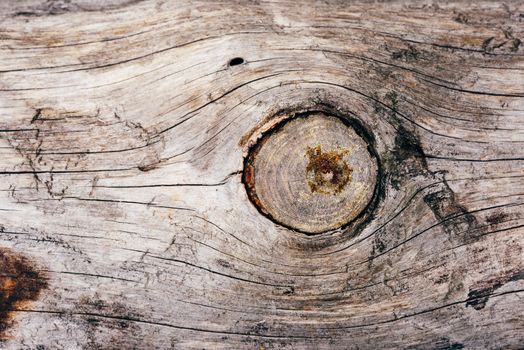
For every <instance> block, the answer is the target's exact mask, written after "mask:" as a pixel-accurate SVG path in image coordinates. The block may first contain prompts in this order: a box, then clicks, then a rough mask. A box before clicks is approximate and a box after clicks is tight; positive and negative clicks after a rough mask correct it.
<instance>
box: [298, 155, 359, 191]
mask: <svg viewBox="0 0 524 350" xmlns="http://www.w3.org/2000/svg"><path fill="white" fill-rule="evenodd" d="M347 153H348V150H346V149H339V150H333V151H325V152H322V149H321V147H320V146H316V147H315V148H309V149H308V150H307V151H306V155H307V156H308V158H309V162H308V164H307V166H306V173H307V178H308V186H309V189H310V190H311V192H318V193H323V194H336V193H340V192H341V191H342V190H343V189H344V188H345V187H346V185H347V184H348V183H349V182H350V181H351V173H352V172H353V170H352V169H351V168H350V167H349V165H348V164H347V162H346V161H345V160H344V159H343V157H344V155H346V154H347Z"/></svg>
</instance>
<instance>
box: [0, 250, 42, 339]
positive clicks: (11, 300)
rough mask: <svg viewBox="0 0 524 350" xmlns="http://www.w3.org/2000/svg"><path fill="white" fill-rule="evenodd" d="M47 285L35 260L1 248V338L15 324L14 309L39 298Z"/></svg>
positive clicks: (4, 337) (4, 336) (3, 337)
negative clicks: (32, 260)
mask: <svg viewBox="0 0 524 350" xmlns="http://www.w3.org/2000/svg"><path fill="white" fill-rule="evenodd" d="M47 286H48V283H47V278H46V276H45V275H43V274H42V273H41V272H39V271H38V268H37V267H36V265H35V264H34V263H33V262H31V261H30V260H29V259H27V258H26V257H23V256H21V255H18V254H15V253H13V252H12V251H10V250H8V249H5V248H0V340H3V339H6V331H7V330H8V328H9V327H10V326H12V325H13V311H14V310H16V309H18V308H24V306H26V305H27V304H28V303H30V302H31V301H35V300H37V299H38V297H39V296H40V293H41V291H42V290H43V289H45V288H47Z"/></svg>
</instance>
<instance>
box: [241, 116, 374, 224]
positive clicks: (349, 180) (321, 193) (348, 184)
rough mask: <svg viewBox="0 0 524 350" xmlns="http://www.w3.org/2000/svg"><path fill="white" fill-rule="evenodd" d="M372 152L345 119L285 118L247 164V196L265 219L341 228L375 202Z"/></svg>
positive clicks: (264, 137)
mask: <svg viewBox="0 0 524 350" xmlns="http://www.w3.org/2000/svg"><path fill="white" fill-rule="evenodd" d="M368 147H369V144H368V143H367V142H366V141H365V139H364V138H363V137H362V136H360V135H359V133H357V131H356V129H354V128H353V127H351V125H349V123H348V122H347V121H345V120H343V119H342V118H339V117H335V116H332V115H327V114H325V113H323V112H311V113H305V114H301V115H298V116H293V117H290V118H287V119H284V120H283V121H282V122H280V123H279V124H277V125H275V126H273V127H272V128H271V129H270V130H269V131H267V132H265V133H264V134H263V135H262V136H261V137H260V138H259V140H258V142H257V143H256V144H255V145H254V146H253V147H252V148H251V149H250V151H249V153H248V155H247V157H246V159H245V163H244V173H243V181H244V184H245V186H246V190H247V193H248V196H249V198H250V200H251V202H252V203H253V204H254V205H255V206H256V207H257V209H258V210H259V211H260V212H262V213H263V214H264V215H266V216H268V217H269V218H270V219H272V220H273V221H275V222H276V223H278V224H280V225H282V226H285V227H287V228H290V229H293V230H295V231H300V232H303V233H307V234H318V233H323V232H327V231H332V230H335V229H338V228H340V227H343V226H345V225H347V224H348V223H350V222H352V221H353V220H354V219H355V218H357V217H358V216H359V215H360V214H361V213H362V212H363V211H364V209H365V208H366V207H367V205H368V204H369V203H370V201H371V200H372V198H373V197H374V190H375V186H376V182H377V173H378V165H377V160H376V158H375V156H374V155H372V154H371V153H370V152H369V148H368Z"/></svg>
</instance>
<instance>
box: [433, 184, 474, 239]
mask: <svg viewBox="0 0 524 350" xmlns="http://www.w3.org/2000/svg"><path fill="white" fill-rule="evenodd" d="M424 202H425V203H426V204H427V205H428V206H429V208H430V209H431V211H432V212H433V214H434V215H435V218H436V219H437V220H439V221H440V222H441V223H442V226H443V227H444V231H445V232H446V233H447V234H449V235H461V234H462V233H468V235H469V237H467V238H475V237H473V235H474V233H475V230H473V229H474V228H475V227H476V226H477V219H476V218H475V216H474V215H473V214H471V213H469V212H468V211H467V210H466V208H464V207H463V206H461V205H460V204H458V203H457V201H456V200H455V194H454V193H453V191H452V190H451V188H450V187H449V185H448V184H447V182H446V180H443V182H442V184H441V186H440V188H439V190H438V191H436V192H433V193H430V194H427V195H426V196H424Z"/></svg>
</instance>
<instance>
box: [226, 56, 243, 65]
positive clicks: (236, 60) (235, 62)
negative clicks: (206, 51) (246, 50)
mask: <svg viewBox="0 0 524 350" xmlns="http://www.w3.org/2000/svg"><path fill="white" fill-rule="evenodd" d="M242 63H244V59H243V58H242V57H235V58H233V59H232V60H231V61H229V66H238V65H239V64H242Z"/></svg>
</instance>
